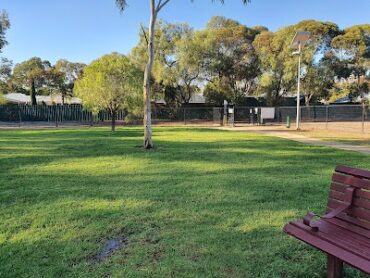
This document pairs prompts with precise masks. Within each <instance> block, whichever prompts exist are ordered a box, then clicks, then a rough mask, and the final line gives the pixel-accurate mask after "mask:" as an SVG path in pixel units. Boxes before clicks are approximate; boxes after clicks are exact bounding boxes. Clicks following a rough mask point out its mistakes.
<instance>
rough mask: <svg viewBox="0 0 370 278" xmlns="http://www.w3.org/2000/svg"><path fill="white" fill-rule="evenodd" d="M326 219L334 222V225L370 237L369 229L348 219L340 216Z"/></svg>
mask: <svg viewBox="0 0 370 278" xmlns="http://www.w3.org/2000/svg"><path fill="white" fill-rule="evenodd" d="M325 221H327V222H329V223H332V224H334V225H337V226H338V227H342V228H344V229H346V230H348V231H350V232H353V233H354V234H359V235H361V236H364V237H366V238H368V239H370V231H369V230H368V229H364V228H362V227H359V226H357V225H353V224H351V223H348V222H347V221H343V220H341V219H339V218H331V219H326V220H325ZM369 242H370V241H369Z"/></svg>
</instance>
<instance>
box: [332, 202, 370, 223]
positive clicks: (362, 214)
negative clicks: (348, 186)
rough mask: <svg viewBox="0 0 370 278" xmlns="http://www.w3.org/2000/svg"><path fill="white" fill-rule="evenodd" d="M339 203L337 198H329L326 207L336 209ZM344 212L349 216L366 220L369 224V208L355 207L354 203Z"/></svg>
mask: <svg viewBox="0 0 370 278" xmlns="http://www.w3.org/2000/svg"><path fill="white" fill-rule="evenodd" d="M340 204H341V203H340V201H338V200H335V199H329V202H328V208H330V209H336V208H337V207H338V206H339V205H340ZM346 214H347V215H348V216H349V217H353V218H355V219H361V220H362V221H364V222H368V223H369V224H370V210H368V209H363V208H362V207H356V206H355V205H353V206H351V207H350V208H349V209H348V210H347V211H346Z"/></svg>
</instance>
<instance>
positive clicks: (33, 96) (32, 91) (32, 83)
mask: <svg viewBox="0 0 370 278" xmlns="http://www.w3.org/2000/svg"><path fill="white" fill-rule="evenodd" d="M31 104H32V105H37V101H36V88H35V80H34V79H32V80H31Z"/></svg>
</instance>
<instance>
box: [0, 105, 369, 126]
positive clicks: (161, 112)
mask: <svg viewBox="0 0 370 278" xmlns="http://www.w3.org/2000/svg"><path fill="white" fill-rule="evenodd" d="M264 109H266V108H264V107H235V108H234V109H233V113H228V119H229V124H231V125H236V126H238V125H257V124H258V125H260V124H284V125H285V124H286V122H287V120H288V119H289V120H290V121H291V123H292V125H294V122H295V119H296V107H294V106H286V107H275V108H274V109H273V113H272V117H270V118H263V111H264ZM270 109H271V108H270ZM266 110H267V109H266ZM270 111H271V110H270ZM228 112H230V111H228ZM223 113H224V109H223V108H222V107H180V108H166V107H153V109H152V119H153V123H154V124H162V125H204V126H219V125H222V124H223V118H224V115H223ZM126 116H127V115H126V114H125V112H124V111H119V113H118V115H117V121H124V120H125V118H126ZM369 119H370V110H369V107H368V106H367V105H320V106H302V107H301V121H302V125H303V127H304V126H308V127H315V128H323V129H340V130H345V131H352V130H353V131H356V132H358V131H359V130H361V131H363V132H370V121H369ZM110 120H111V116H110V114H109V113H108V112H101V113H99V114H98V115H93V114H92V113H91V112H89V111H86V110H85V109H84V108H83V107H82V106H80V105H65V106H41V105H40V106H29V105H1V106H0V124H1V123H2V124H4V123H5V124H13V125H19V126H23V125H29V124H32V123H44V124H45V123H47V124H48V125H52V126H59V125H63V124H71V123H76V124H88V125H98V124H102V123H103V124H104V123H109V121H110ZM140 121H141V120H140V119H139V120H138V121H137V123H140Z"/></svg>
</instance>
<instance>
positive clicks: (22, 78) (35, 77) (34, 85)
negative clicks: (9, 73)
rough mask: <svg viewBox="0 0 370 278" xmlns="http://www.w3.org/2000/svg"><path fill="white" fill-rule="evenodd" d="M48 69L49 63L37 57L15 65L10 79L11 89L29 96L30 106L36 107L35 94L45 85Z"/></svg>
mask: <svg viewBox="0 0 370 278" xmlns="http://www.w3.org/2000/svg"><path fill="white" fill-rule="evenodd" d="M50 68H51V64H50V62H49V61H42V60H41V59H40V58H38V57H33V58H31V59H29V60H27V61H24V62H22V63H20V64H16V65H15V67H14V70H13V77H12V86H13V89H14V90H15V91H18V92H22V93H26V94H29V95H30V96H31V103H32V105H36V94H39V93H41V92H42V90H43V87H44V85H45V84H46V83H47V71H48V70H49V69H50Z"/></svg>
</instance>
